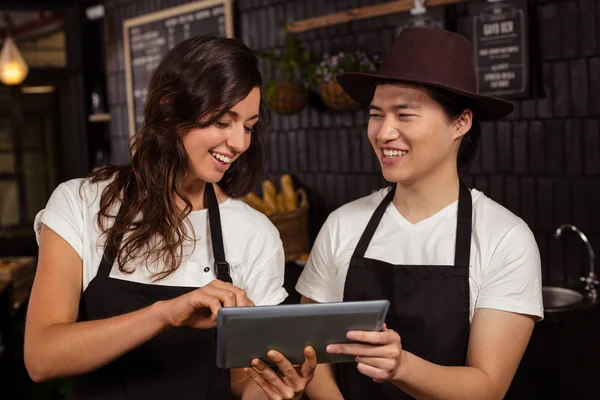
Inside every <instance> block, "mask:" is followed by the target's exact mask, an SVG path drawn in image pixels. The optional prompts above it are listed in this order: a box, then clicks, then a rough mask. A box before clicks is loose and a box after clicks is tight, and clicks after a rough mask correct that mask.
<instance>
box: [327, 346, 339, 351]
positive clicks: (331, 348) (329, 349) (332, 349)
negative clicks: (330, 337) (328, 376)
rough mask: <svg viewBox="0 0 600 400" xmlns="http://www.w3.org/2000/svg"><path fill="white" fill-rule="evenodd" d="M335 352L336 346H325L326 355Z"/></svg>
mask: <svg viewBox="0 0 600 400" xmlns="http://www.w3.org/2000/svg"><path fill="white" fill-rule="evenodd" d="M336 351H337V347H336V346H327V352H328V353H335V352H336Z"/></svg>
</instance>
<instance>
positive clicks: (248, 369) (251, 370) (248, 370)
mask: <svg viewBox="0 0 600 400" xmlns="http://www.w3.org/2000/svg"><path fill="white" fill-rule="evenodd" d="M244 372H245V373H246V374H248V375H249V376H250V377H251V378H256V376H257V374H256V371H254V370H253V369H252V368H246V369H244Z"/></svg>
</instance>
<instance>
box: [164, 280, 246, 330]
mask: <svg viewBox="0 0 600 400" xmlns="http://www.w3.org/2000/svg"><path fill="white" fill-rule="evenodd" d="M253 305H254V303H253V302H252V301H251V300H250V299H248V296H247V295H246V292H245V291H244V290H242V289H240V288H238V287H236V286H233V285H232V284H231V283H228V282H223V281H220V280H214V281H212V282H210V283H209V284H208V285H206V286H204V287H201V288H199V289H196V290H194V291H191V292H189V293H186V294H184V295H182V296H179V297H176V298H174V299H172V300H167V301H164V302H161V304H160V307H162V310H163V314H164V316H165V319H166V321H167V323H168V324H169V325H170V326H191V327H193V328H200V329H210V328H214V327H215V326H216V321H217V313H218V312H219V310H220V309H221V307H236V306H237V307H242V306H253Z"/></svg>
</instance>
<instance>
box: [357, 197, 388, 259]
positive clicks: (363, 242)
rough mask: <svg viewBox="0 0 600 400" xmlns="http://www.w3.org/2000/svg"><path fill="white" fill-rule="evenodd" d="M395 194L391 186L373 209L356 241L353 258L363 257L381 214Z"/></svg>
mask: <svg viewBox="0 0 600 400" xmlns="http://www.w3.org/2000/svg"><path fill="white" fill-rule="evenodd" d="M395 193H396V185H394V186H392V188H391V189H390V191H389V192H388V194H387V195H386V196H385V198H384V199H383V200H382V201H381V203H379V205H378V206H377V208H376V209H375V212H374V213H373V215H372V216H371V219H370V220H369V223H368V224H367V227H366V228H365V231H364V232H363V234H362V236H361V237H360V240H359V241H358V244H357V245H356V249H354V257H364V256H365V253H366V252H367V248H368V247H369V243H371V239H372V238H373V235H374V234H375V230H376V229H377V226H378V225H379V221H381V218H382V217H383V214H385V210H386V209H387V206H388V205H389V204H390V203H391V202H392V199H393V198H394V194H395Z"/></svg>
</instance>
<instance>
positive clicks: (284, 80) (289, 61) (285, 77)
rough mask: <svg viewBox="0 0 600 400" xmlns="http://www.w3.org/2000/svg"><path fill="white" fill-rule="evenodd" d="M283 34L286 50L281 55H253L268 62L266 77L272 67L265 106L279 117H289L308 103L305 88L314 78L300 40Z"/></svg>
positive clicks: (270, 53) (279, 53) (271, 53)
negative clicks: (274, 70) (273, 71)
mask: <svg viewBox="0 0 600 400" xmlns="http://www.w3.org/2000/svg"><path fill="white" fill-rule="evenodd" d="M284 34H285V46H284V48H283V49H282V50H280V51H270V50H269V51H255V53H256V54H257V56H259V57H262V58H264V59H266V60H267V61H268V62H269V67H270V69H271V71H269V75H271V76H272V75H273V74H272V69H273V67H275V69H276V72H275V75H276V76H277V78H278V79H276V78H273V77H271V78H270V79H269V80H268V81H267V84H266V96H265V97H266V101H267V104H268V105H269V106H270V107H271V108H272V109H273V110H274V111H275V112H277V113H278V114H283V115H289V114H295V113H297V112H299V111H301V110H302V109H303V108H304V107H305V106H306V104H307V102H308V87H309V86H310V83H311V80H312V77H313V76H314V70H315V66H314V65H313V64H312V63H311V62H310V56H309V54H308V52H307V51H306V50H305V49H304V46H303V45H302V42H300V40H299V39H297V38H295V37H293V36H291V35H289V34H288V33H287V32H285V31H284Z"/></svg>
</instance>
